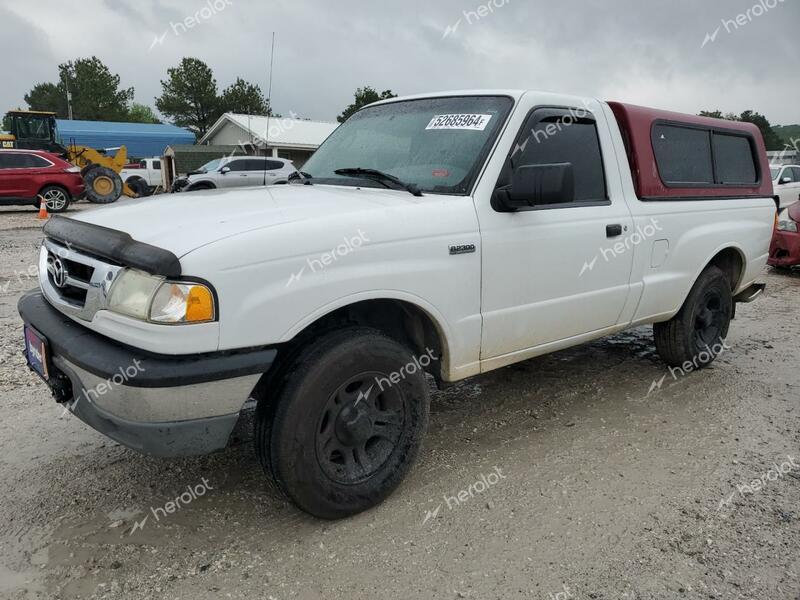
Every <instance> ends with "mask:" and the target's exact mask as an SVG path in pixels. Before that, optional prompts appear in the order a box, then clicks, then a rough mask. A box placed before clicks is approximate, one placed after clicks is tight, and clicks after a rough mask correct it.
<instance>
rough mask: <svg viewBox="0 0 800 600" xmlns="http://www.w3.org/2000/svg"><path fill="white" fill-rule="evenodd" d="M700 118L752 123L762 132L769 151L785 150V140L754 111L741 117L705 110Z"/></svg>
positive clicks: (701, 112) (765, 119)
mask: <svg viewBox="0 0 800 600" xmlns="http://www.w3.org/2000/svg"><path fill="white" fill-rule="evenodd" d="M700 116H701V117H713V118H715V119H726V120H728V121H742V122H746V123H752V124H753V125H755V126H756V127H758V128H759V130H761V135H762V136H763V137H764V145H765V146H766V147H767V150H783V148H784V146H785V142H784V140H783V139H782V138H781V136H779V135H778V134H777V133H775V130H774V129H773V128H772V125H770V122H769V120H768V119H767V118H766V117H765V116H764V115H762V114H761V113H758V112H755V111H753V110H746V111H744V112H743V113H742V114H740V115H736V114H734V113H726V114H724V115H723V114H722V111H720V110H711V111H710V110H703V111H700Z"/></svg>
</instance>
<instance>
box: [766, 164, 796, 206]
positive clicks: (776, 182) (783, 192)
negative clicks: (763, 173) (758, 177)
mask: <svg viewBox="0 0 800 600" xmlns="http://www.w3.org/2000/svg"><path fill="white" fill-rule="evenodd" d="M770 174H771V175H772V184H773V187H774V188H775V200H776V201H777V203H778V210H782V209H784V208H786V207H788V206H789V205H790V204H794V203H795V202H797V201H798V200H800V167H798V166H796V165H783V166H781V165H772V166H771V167H770Z"/></svg>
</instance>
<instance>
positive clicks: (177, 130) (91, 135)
mask: <svg viewBox="0 0 800 600" xmlns="http://www.w3.org/2000/svg"><path fill="white" fill-rule="evenodd" d="M56 124H57V126H58V138H59V140H60V141H61V144H63V145H64V146H68V145H69V144H77V145H79V146H89V147H90V148H94V149H95V150H100V149H102V148H118V147H119V146H125V147H126V148H127V149H128V156H129V157H134V158H146V157H150V156H161V155H163V154H164V149H165V148H166V147H167V146H170V145H175V144H194V143H195V135H194V133H192V132H191V131H189V130H188V129H183V128H181V127H176V126H175V125H169V124H162V123H160V124H151V123H115V122H112V121H74V120H73V121H69V120H66V119H56Z"/></svg>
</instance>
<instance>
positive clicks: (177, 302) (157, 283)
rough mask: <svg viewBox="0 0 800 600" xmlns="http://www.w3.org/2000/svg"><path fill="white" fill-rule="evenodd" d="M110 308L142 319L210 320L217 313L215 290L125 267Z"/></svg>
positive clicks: (187, 322) (205, 321) (197, 321)
mask: <svg viewBox="0 0 800 600" xmlns="http://www.w3.org/2000/svg"><path fill="white" fill-rule="evenodd" d="M108 308H109V310H112V311H114V312H117V313H120V314H124V315H128V316H130V317H134V318H136V319H140V320H142V321H151V322H153V323H166V324H190V323H207V322H209V321H213V320H214V318H215V315H216V309H215V305H214V294H213V292H212V291H211V289H210V288H209V287H208V286H205V285H203V284H201V283H193V282H171V281H165V280H164V278H163V277H154V276H153V275H148V274H147V273H144V272H142V271H136V270H134V269H125V271H123V273H122V275H120V276H119V278H118V279H117V281H115V282H114V285H113V287H112V288H111V294H110V296H109V299H108Z"/></svg>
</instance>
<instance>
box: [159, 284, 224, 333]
mask: <svg viewBox="0 0 800 600" xmlns="http://www.w3.org/2000/svg"><path fill="white" fill-rule="evenodd" d="M150 320H151V321H154V322H156V323H176V324H177V323H207V322H208V321H213V320H214V294H213V293H212V292H211V290H210V289H209V288H207V287H206V286H204V285H201V284H199V283H169V282H167V283H164V284H162V285H161V287H160V288H158V291H157V292H156V295H155V297H154V298H153V304H152V306H151V307H150Z"/></svg>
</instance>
